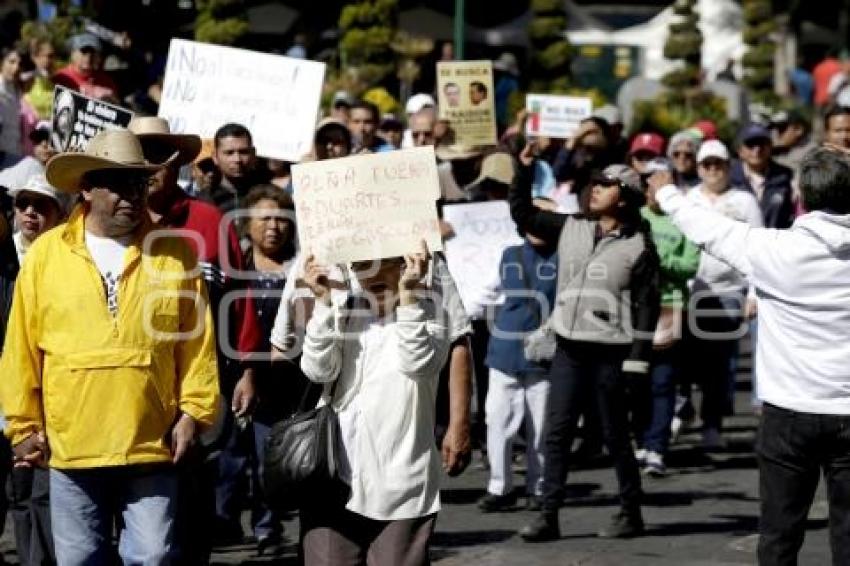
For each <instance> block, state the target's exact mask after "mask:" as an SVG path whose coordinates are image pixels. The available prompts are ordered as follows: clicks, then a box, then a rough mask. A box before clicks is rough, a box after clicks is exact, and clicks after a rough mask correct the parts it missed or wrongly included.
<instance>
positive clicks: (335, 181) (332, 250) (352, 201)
mask: <svg viewBox="0 0 850 566" xmlns="http://www.w3.org/2000/svg"><path fill="white" fill-rule="evenodd" d="M292 188H293V197H294V200H295V215H296V222H297V224H298V238H299V240H300V244H301V248H302V249H304V250H306V251H307V253H312V254H314V255H315V256H316V258H317V259H318V260H319V261H321V262H323V263H326V264H329V263H345V262H352V261H362V260H369V259H381V258H387V257H396V256H401V255H404V254H407V253H411V252H415V251H416V250H417V249H418V248H419V242H420V240H425V242H426V243H427V244H428V249H429V250H430V251H432V252H433V251H438V250H442V249H443V248H442V240H441V238H440V229H439V223H438V220H437V204H436V201H437V199H439V198H440V185H439V181H438V176H437V161H436V157H435V156H434V148H433V147H431V146H427V147H416V148H412V149H405V150H399V151H391V152H385V153H375V154H363V155H356V156H353V157H344V158H341V159H328V160H324V161H312V162H306V163H299V164H297V165H293V166H292Z"/></svg>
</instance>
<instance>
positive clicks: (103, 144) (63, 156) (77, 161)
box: [45, 128, 162, 193]
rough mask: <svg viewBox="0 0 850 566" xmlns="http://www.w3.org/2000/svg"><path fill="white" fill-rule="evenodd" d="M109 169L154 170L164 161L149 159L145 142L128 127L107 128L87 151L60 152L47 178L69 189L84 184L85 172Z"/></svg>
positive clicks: (141, 171) (76, 189)
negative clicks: (144, 150) (146, 157)
mask: <svg viewBox="0 0 850 566" xmlns="http://www.w3.org/2000/svg"><path fill="white" fill-rule="evenodd" d="M105 169H113V170H116V169H117V170H125V171H127V172H128V173H130V172H138V173H148V174H152V173H155V172H157V171H159V170H160V169H162V165H150V164H149V163H148V162H147V161H145V154H144V152H142V144H140V143H139V138H137V137H136V136H135V135H134V134H132V133H131V132H130V131H128V130H125V129H124V128H116V129H111V130H103V131H101V132H100V133H98V134H97V135H96V136H95V137H93V138H92V139H91V141H89V145H88V147H86V150H85V152H83V153H76V152H75V153H67V152H66V153H60V154H59V155H57V156H55V157H53V158H52V159H51V160H50V161H48V162H47V171H46V172H45V175H46V176H47V182H48V183H50V184H51V185H53V186H54V187H56V188H57V189H59V190H60V191H62V192H65V193H77V192H79V191H80V189H81V188H82V181H83V175H85V174H86V173H90V172H92V171H102V170H105Z"/></svg>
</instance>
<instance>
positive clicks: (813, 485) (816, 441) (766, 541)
mask: <svg viewBox="0 0 850 566" xmlns="http://www.w3.org/2000/svg"><path fill="white" fill-rule="evenodd" d="M756 449H757V452H758V460H759V472H760V475H759V489H760V499H761V521H760V526H759V531H760V537H759V546H758V561H759V564H760V565H761V566H791V565H796V564H797V553H798V552H799V550H800V547H801V546H802V544H803V537H804V536H805V528H806V518H807V517H808V514H809V508H810V507H811V505H812V499H813V498H814V495H815V490H816V489H817V485H818V479H819V476H820V473H821V470H823V475H824V478H825V479H826V489H827V494H828V497H829V536H830V546H831V548H832V563H833V564H834V565H836V566H838V565H847V564H850V415H847V416H844V415H841V416H839V415H819V414H811V413H798V412H796V411H790V410H787V409H781V408H779V407H775V406H773V405H769V404H767V403H765V404H764V407H763V410H762V418H761V425H760V427H759V431H758V438H757V443H756Z"/></svg>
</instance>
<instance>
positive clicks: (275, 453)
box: [262, 300, 352, 511]
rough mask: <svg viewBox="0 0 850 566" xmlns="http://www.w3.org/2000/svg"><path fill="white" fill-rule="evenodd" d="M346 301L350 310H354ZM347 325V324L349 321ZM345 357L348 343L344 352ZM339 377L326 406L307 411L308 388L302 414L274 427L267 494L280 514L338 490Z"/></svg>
mask: <svg viewBox="0 0 850 566" xmlns="http://www.w3.org/2000/svg"><path fill="white" fill-rule="evenodd" d="M351 304H352V303H351V300H348V301H346V310H350V308H351ZM346 322H347V320H346ZM342 354H343V355H344V354H345V342H344V341H343V351H342ZM338 383H339V376H337V379H336V380H335V381H334V382H333V385H332V386H331V390H330V396H329V397H330V398H329V399H328V403H327V404H326V405H322V406H321V407H315V408H313V409H310V410H305V409H304V405H305V404H306V403H307V400H308V399H309V398H310V393H311V388H310V387H308V388H307V389H306V390H305V391H304V395H303V396H302V397H301V402H300V403H299V409H298V411H297V412H296V413H295V414H294V415H292V416H291V417H289V418H288V419H286V420H284V421H281V422H279V423H277V424H275V425H274V426H272V428H271V430H270V431H269V436H268V438H267V439H266V443H265V455H264V457H263V478H262V481H263V494H264V496H265V498H266V502H267V503H268V505H269V506H270V507H271V508H273V509H277V510H282V511H283V510H286V511H288V510H294V509H298V508H300V507H301V505H302V503H305V502H307V501H308V500H309V499H311V498H312V499H315V496H316V494H321V493H325V492H327V491H329V490H330V489H331V488H334V489H336V488H338V487H340V486H341V484H342V482H341V481H340V480H339V456H338V455H337V446H338V442H339V435H340V431H339V420H338V418H337V414H336V411H334V408H333V398H334V393H335V392H336V386H337V384H338Z"/></svg>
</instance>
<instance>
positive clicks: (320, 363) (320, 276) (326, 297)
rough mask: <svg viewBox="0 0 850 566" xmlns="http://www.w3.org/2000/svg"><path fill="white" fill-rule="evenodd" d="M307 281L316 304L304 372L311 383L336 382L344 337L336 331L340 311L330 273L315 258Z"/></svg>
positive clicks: (309, 261) (303, 360) (306, 267)
mask: <svg viewBox="0 0 850 566" xmlns="http://www.w3.org/2000/svg"><path fill="white" fill-rule="evenodd" d="M304 282H305V283H306V284H307V286H308V287H310V289H311V290H312V291H313V295H314V296H315V297H316V304H315V306H314V307H313V314H312V316H311V317H310V320H309V321H308V322H307V329H306V332H305V335H304V349H303V353H302V355H301V370H302V371H303V372H304V375H306V376H307V379H309V380H310V381H313V382H316V383H326V382H329V381H334V380H335V379H336V378H337V377H338V376H339V372H340V370H341V369H342V340H343V337H342V336H340V334H339V332H337V329H336V312H337V311H336V309H334V308H333V306H332V305H331V290H330V286H329V282H328V270H327V268H326V267H324V266H321V265H319V264H318V263H317V262H316V260H315V258H314V257H313V256H312V255H311V256H309V257H308V258H307V260H306V262H305V264H304ZM343 330H344V329H343Z"/></svg>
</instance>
